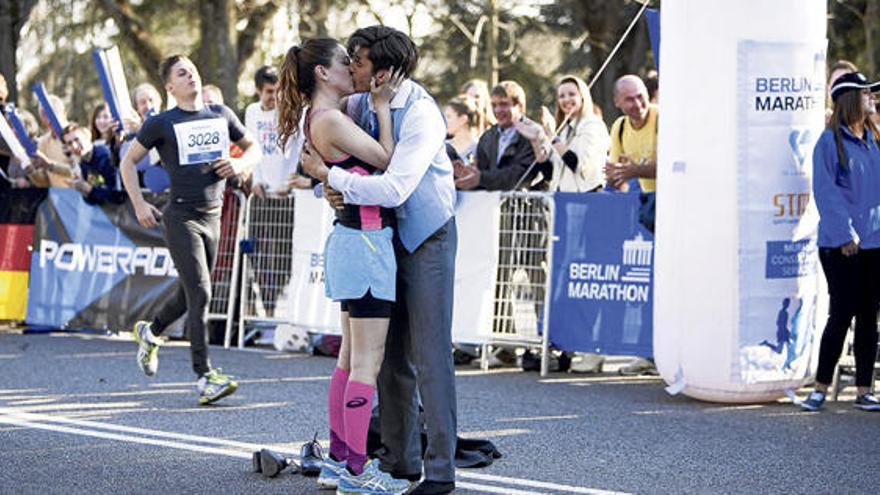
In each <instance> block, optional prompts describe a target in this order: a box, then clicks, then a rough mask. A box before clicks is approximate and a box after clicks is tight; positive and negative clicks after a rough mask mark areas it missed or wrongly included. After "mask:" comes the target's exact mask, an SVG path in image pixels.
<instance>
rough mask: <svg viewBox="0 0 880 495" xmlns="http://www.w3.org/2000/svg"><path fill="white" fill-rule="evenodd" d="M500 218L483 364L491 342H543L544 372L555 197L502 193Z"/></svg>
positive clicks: (547, 340)
mask: <svg viewBox="0 0 880 495" xmlns="http://www.w3.org/2000/svg"><path fill="white" fill-rule="evenodd" d="M499 217H500V218H499V231H498V236H499V238H498V241H499V242H498V269H497V273H496V276H495V299H494V301H493V312H492V333H491V336H490V338H489V342H487V343H486V344H484V346H483V352H482V353H481V355H482V359H483V367H484V368H486V367H488V355H489V352H487V350H488V349H487V347H488V346H489V345H516V346H541V362H542V372H543V373H546V372H547V370H546V365H547V362H548V361H547V354H548V350H549V338H548V336H549V334H548V332H547V331H546V323H547V321H548V310H549V307H550V306H549V295H550V294H549V291H548V285H547V281H548V280H549V278H550V266H551V265H552V256H553V244H552V243H553V196H552V194H547V193H526V192H505V193H502V194H501V202H500V209H499Z"/></svg>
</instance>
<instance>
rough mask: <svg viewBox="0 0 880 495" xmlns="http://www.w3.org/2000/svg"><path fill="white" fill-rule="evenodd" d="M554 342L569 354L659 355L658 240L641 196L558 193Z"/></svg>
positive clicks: (552, 278) (554, 248)
mask: <svg viewBox="0 0 880 495" xmlns="http://www.w3.org/2000/svg"><path fill="white" fill-rule="evenodd" d="M554 201H555V203H556V207H555V222H554V223H555V225H554V237H555V239H556V242H555V243H554V246H553V269H552V272H551V273H552V274H553V276H552V277H551V280H552V287H551V291H552V292H551V297H552V300H551V304H550V328H551V331H550V340H551V341H552V342H553V345H555V346H556V347H557V348H559V349H563V350H566V351H588V352H602V353H606V354H629V355H637V356H644V357H651V356H652V355H653V344H652V343H653V325H652V321H653V318H652V312H653V302H654V294H653V281H652V278H653V277H652V274H653V259H654V239H653V236H652V235H651V233H650V232H648V231H647V230H646V229H645V227H644V226H642V225H641V224H640V223H639V195H638V194H636V193H625V194H624V193H594V194H587V195H584V194H581V193H556V194H554Z"/></svg>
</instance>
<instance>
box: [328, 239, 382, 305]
mask: <svg viewBox="0 0 880 495" xmlns="http://www.w3.org/2000/svg"><path fill="white" fill-rule="evenodd" d="M393 234H394V232H393V231H392V229H391V227H385V228H384V229H381V230H358V229H352V228H349V227H346V226H344V225H341V224H338V223H337V224H336V225H334V226H333V231H332V232H331V233H330V236H329V237H327V242H326V243H325V244H324V275H325V276H324V288H325V293H326V295H327V297H329V298H330V299H333V300H334V301H341V300H343V299H360V298H362V297H364V295H366V293H367V291H368V290H369V291H370V292H371V294H372V295H373V297H375V298H376V299H382V300H384V301H394V299H395V294H396V292H395V291H396V283H397V261H395V259H394V244H393V243H392V240H391V239H392V236H393Z"/></svg>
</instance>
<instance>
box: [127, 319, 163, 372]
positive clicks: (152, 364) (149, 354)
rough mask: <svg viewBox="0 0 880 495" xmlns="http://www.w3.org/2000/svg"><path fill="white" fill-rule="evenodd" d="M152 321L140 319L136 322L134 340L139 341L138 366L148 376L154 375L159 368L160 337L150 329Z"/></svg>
mask: <svg viewBox="0 0 880 495" xmlns="http://www.w3.org/2000/svg"><path fill="white" fill-rule="evenodd" d="M150 326H151V323H150V322H148V321H139V322H137V323H135V324H134V330H133V331H132V332H133V333H134V341H135V342H137V345H138V351H137V363H138V367H139V368H140V369H141V371H143V373H144V374H145V375H147V376H153V375H155V374H156V371H158V370H159V339H158V338H156V336H155V335H153V331H152V330H151V329H150Z"/></svg>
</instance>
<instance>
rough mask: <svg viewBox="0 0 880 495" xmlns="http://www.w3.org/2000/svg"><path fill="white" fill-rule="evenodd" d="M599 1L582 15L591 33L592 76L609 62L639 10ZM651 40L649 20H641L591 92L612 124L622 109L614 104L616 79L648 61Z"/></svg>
mask: <svg viewBox="0 0 880 495" xmlns="http://www.w3.org/2000/svg"><path fill="white" fill-rule="evenodd" d="M595 4H596V5H595V6H594V8H593V9H591V10H590V14H589V15H585V16H584V17H583V18H582V22H583V25H584V27H585V28H586V31H587V32H588V33H590V37H589V39H588V42H589V43H590V59H591V60H590V67H591V68H592V70H593V73H592V74H591V75H590V80H592V79H593V78H594V77H595V76H596V74H595V71H597V70H599V68H600V67H601V66H602V64H603V63H604V62H605V59H606V58H607V57H608V55H609V54H610V53H611V50H612V49H613V48H614V45H616V44H617V41H618V40H619V39H620V36H622V35H623V33H624V31H625V29H626V27H627V26H629V23H630V22H632V18H633V16H634V15H635V14H636V12H638V10H637V9H635V8H621V7H620V5H618V4H616V3H615V4H612V2H595ZM629 5H630V6H631V5H633V4H629ZM636 6H638V4H636ZM647 43H648V35H647V29H646V27H645V23H644V22H643V21H639V23H638V24H637V25H636V27H634V28H633V30H632V31H631V32H630V33H629V36H628V37H627V39H626V41H624V43H623V45H621V47H620V49H619V50H618V51H617V53H616V54H615V55H614V58H613V59H612V60H611V62H610V63H609V64H608V67H606V68H605V71H604V72H603V73H602V74H600V75H599V78H598V79H596V82H595V83H594V84H593V87H592V90H591V91H590V94H591V95H592V96H593V101H595V102H597V103H598V104H599V105H600V106H601V107H602V112H603V113H604V117H605V121H606V122H608V124H609V125H610V124H611V122H613V118H614V116H615V115H618V114H619V113H620V112H619V111H618V110H617V109H616V108H615V107H614V100H613V96H614V82H615V81H616V80H617V78H619V77H620V76H623V75H625V74H630V73H636V72H637V71H638V70H639V69H640V68H641V67H642V66H643V65H644V63H645V58H646V56H645V53H646V50H647ZM588 82H589V81H588Z"/></svg>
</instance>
